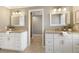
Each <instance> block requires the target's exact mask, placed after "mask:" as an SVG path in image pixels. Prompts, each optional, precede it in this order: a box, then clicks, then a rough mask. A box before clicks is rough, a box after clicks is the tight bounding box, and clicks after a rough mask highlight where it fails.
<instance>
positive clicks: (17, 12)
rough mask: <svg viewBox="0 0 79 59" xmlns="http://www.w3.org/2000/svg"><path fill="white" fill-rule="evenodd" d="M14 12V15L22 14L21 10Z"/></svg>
mask: <svg viewBox="0 0 79 59" xmlns="http://www.w3.org/2000/svg"><path fill="white" fill-rule="evenodd" d="M12 14H13V15H15V14H16V15H17V14H21V11H15V12H13V13H12Z"/></svg>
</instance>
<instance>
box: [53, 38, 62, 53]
mask: <svg viewBox="0 0 79 59" xmlns="http://www.w3.org/2000/svg"><path fill="white" fill-rule="evenodd" d="M61 41H62V39H58V38H55V39H54V52H55V53H59V52H62V46H63V45H62V42H61Z"/></svg>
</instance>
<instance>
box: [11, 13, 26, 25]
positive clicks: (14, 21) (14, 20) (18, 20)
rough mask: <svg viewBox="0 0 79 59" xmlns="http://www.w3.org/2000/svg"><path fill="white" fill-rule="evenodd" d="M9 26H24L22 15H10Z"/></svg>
mask: <svg viewBox="0 0 79 59" xmlns="http://www.w3.org/2000/svg"><path fill="white" fill-rule="evenodd" d="M11 25H12V26H25V16H24V14H18V13H15V14H12V16H11Z"/></svg>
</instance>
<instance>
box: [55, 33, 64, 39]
mask: <svg viewBox="0 0 79 59" xmlns="http://www.w3.org/2000/svg"><path fill="white" fill-rule="evenodd" d="M63 37H64V36H63V35H61V34H54V38H63Z"/></svg>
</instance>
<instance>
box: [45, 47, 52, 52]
mask: <svg viewBox="0 0 79 59" xmlns="http://www.w3.org/2000/svg"><path fill="white" fill-rule="evenodd" d="M45 52H46V53H53V47H45Z"/></svg>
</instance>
